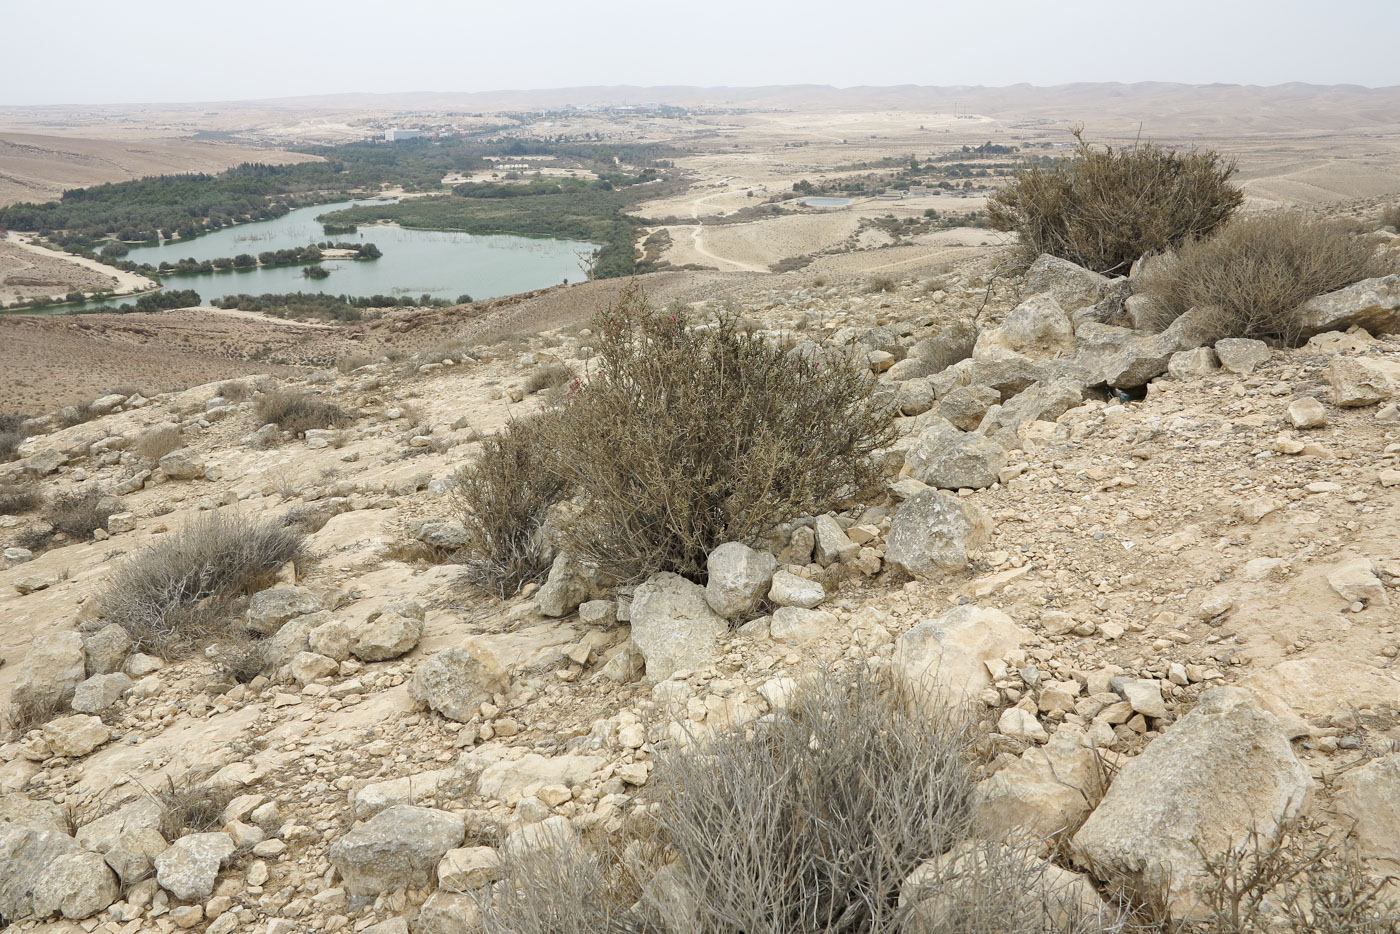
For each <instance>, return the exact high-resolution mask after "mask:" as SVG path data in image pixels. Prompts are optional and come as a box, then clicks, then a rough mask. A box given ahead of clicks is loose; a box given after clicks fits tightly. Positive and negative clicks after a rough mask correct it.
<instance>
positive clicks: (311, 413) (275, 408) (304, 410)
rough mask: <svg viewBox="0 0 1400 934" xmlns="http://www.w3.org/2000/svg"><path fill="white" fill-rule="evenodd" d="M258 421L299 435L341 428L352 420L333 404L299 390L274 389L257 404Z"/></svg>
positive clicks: (343, 410) (313, 394)
mask: <svg viewBox="0 0 1400 934" xmlns="http://www.w3.org/2000/svg"><path fill="white" fill-rule="evenodd" d="M256 412H257V417H258V421H259V422H260V423H262V424H264V425H266V424H268V423H269V422H270V423H272V424H274V425H276V426H277V427H278V428H281V429H282V430H283V431H290V432H292V433H293V434H301V433H303V432H305V431H309V430H311V429H313V428H344V427H346V426H348V425H350V424H351V423H352V422H354V420H355V417H354V416H353V415H351V414H350V413H349V412H347V411H345V409H343V408H341V407H340V406H338V405H336V404H335V403H334V402H330V401H327V400H326V399H323V398H321V397H320V396H318V395H316V394H315V393H310V392H304V391H302V390H299V389H274V390H272V391H271V392H268V393H266V394H264V395H263V396H262V398H260V399H259V400H258V404H257V409H256Z"/></svg>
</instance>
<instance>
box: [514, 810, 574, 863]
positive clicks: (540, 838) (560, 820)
mask: <svg viewBox="0 0 1400 934" xmlns="http://www.w3.org/2000/svg"><path fill="white" fill-rule="evenodd" d="M578 845H579V834H578V830H577V828H575V827H574V825H573V824H572V823H570V822H569V819H568V818H567V817H562V816H559V817H547V818H545V819H544V820H542V821H540V822H539V823H535V824H526V825H525V826H524V827H521V828H519V829H517V830H514V831H511V833H509V834H507V835H506V839H505V842H504V843H503V844H502V845H501V850H502V851H503V852H504V853H505V855H506V856H507V857H510V858H514V859H522V858H527V857H529V856H531V855H536V854H542V853H555V854H564V853H567V852H568V851H570V850H572V849H574V848H575V847H577V846H578Z"/></svg>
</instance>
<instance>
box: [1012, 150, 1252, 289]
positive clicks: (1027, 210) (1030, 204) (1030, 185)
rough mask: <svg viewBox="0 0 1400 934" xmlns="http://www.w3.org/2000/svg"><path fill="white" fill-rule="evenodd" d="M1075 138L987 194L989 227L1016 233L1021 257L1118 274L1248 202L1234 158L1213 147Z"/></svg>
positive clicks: (1204, 231)
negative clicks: (1099, 143)
mask: <svg viewBox="0 0 1400 934" xmlns="http://www.w3.org/2000/svg"><path fill="white" fill-rule="evenodd" d="M1075 138H1076V139H1077V140H1079V151H1078V153H1077V155H1076V158H1074V159H1070V160H1065V161H1064V162H1062V163H1060V164H1059V165H1057V166H1055V167H1053V168H1048V169H1046V168H1041V167H1039V166H1033V167H1031V168H1029V169H1025V170H1023V171H1021V172H1019V173H1018V174H1017V176H1016V180H1015V181H1014V182H1012V183H1011V184H1010V185H1007V186H1006V187H1005V188H1002V189H1001V190H1000V191H998V192H997V193H996V194H995V195H994V196H993V197H992V198H991V199H990V200H989V201H988V203H987V218H988V221H989V222H990V224H991V226H992V228H993V229H995V230H1004V231H1015V232H1016V233H1017V234H1018V235H1019V236H1020V247H1019V254H1020V259H1021V261H1022V262H1023V263H1025V264H1027V265H1029V263H1030V262H1031V261H1032V260H1034V259H1035V257H1036V256H1038V255H1040V254H1041V253H1049V254H1051V255H1052V256H1058V257H1061V258H1062V259H1067V260H1069V261H1071V262H1074V263H1078V264H1079V265H1080V266H1084V267H1086V268H1088V269H1092V270H1094V271H1095V272H1100V273H1104V274H1105V275H1122V274H1125V273H1126V272H1127V271H1128V268H1129V267H1130V266H1131V265H1132V264H1133V262H1134V261H1135V260H1137V259H1138V258H1139V257H1141V256H1144V255H1146V254H1148V253H1156V252H1160V251H1162V250H1166V249H1170V248H1173V247H1177V246H1180V245H1181V244H1183V243H1186V242H1187V241H1189V240H1195V239H1200V238H1203V237H1207V236H1209V235H1210V234H1211V233H1212V232H1213V231H1214V230H1216V228H1218V227H1220V225H1222V224H1224V223H1225V222H1226V221H1227V220H1229V219H1230V216H1231V215H1232V214H1234V212H1235V210H1236V209H1237V208H1238V207H1239V206H1240V204H1241V203H1242V202H1243V201H1244V193H1243V192H1242V191H1240V189H1239V188H1237V187H1235V186H1234V185H1232V184H1230V179H1231V177H1233V176H1234V174H1235V171H1236V164H1235V161H1234V160H1233V159H1227V158H1225V157H1223V156H1221V155H1220V154H1219V153H1217V152H1214V151H1211V150H1194V149H1193V150H1190V151H1187V152H1173V151H1171V150H1168V149H1165V148H1163V147H1162V146H1159V145H1156V144H1153V143H1142V144H1137V145H1134V146H1133V147H1131V148H1127V149H1114V148H1112V147H1110V146H1105V147H1103V148H1102V149H1099V148H1095V147H1093V146H1090V145H1089V144H1088V143H1086V142H1085V141H1084V138H1083V137H1082V136H1081V135H1080V134H1079V133H1078V132H1076V133H1075Z"/></svg>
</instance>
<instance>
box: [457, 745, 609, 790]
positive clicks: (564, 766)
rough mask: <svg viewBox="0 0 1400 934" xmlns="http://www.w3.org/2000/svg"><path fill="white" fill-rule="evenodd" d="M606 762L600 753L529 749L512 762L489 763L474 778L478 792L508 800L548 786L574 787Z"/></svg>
mask: <svg viewBox="0 0 1400 934" xmlns="http://www.w3.org/2000/svg"><path fill="white" fill-rule="evenodd" d="M606 761H607V760H605V759H604V758H603V757H602V756H541V755H539V754H537V753H533V752H530V753H526V754H525V755H523V756H521V757H520V758H519V759H516V760H514V761H510V760H507V761H503V762H495V763H492V764H491V765H488V766H487V767H486V768H485V769H483V770H482V772H481V775H480V776H479V777H478V778H477V793H478V794H482V795H485V796H486V797H488V798H496V799H498V800H501V801H508V800H512V799H518V798H524V797H528V796H530V795H533V794H535V793H536V792H538V791H539V790H540V789H541V788H544V787H545V786H547V785H564V786H566V787H573V786H574V785H579V784H582V783H584V782H586V781H587V780H588V779H590V778H591V777H592V776H593V774H594V773H595V772H597V771H598V770H599V769H601V768H602V767H603V766H604V765H605V764H606Z"/></svg>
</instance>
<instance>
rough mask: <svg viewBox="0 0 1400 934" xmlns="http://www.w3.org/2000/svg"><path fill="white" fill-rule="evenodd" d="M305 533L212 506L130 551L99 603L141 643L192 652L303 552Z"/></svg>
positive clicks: (144, 647) (173, 652) (161, 650)
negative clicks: (234, 607)
mask: <svg viewBox="0 0 1400 934" xmlns="http://www.w3.org/2000/svg"><path fill="white" fill-rule="evenodd" d="M303 541H304V533H303V532H301V531H300V530H299V529H295V528H291V527H289V526H286V525H282V524H278V523H274V522H266V521H255V520H251V519H247V518H244V517H242V516H238V515H225V514H223V513H219V512H212V513H209V514H207V515H204V516H201V517H200V518H197V519H194V520H193V521H191V522H190V523H189V524H188V525H186V526H185V527H184V528H183V529H181V530H180V531H178V532H173V533H170V534H168V535H166V536H165V537H164V538H162V539H161V541H159V542H157V543H156V544H155V545H152V546H151V547H149V548H147V549H145V550H144V551H141V552H138V553H137V554H135V555H133V556H132V557H130V558H128V559H126V561H125V562H123V563H122V565H121V566H120V567H118V569H117V571H116V573H115V574H114V575H113V576H112V578H111V580H110V582H109V583H108V585H107V589H106V591H105V592H104V593H103V594H102V596H101V602H100V604H99V607H100V610H101V612H102V615H103V616H104V617H105V618H106V619H107V620H109V621H110V622H114V623H117V624H119V625H120V626H122V627H123V628H124V629H126V631H127V632H128V633H130V635H131V638H132V640H133V641H134V642H135V644H136V647H137V649H139V650H140V651H154V652H155V653H156V654H159V655H162V656H165V657H168V658H169V657H178V656H180V655H184V654H188V653H189V652H190V651H192V650H193V649H195V648H196V647H197V646H198V645H199V644H200V643H202V642H204V641H206V640H208V639H210V638H213V637H215V636H217V635H220V634H221V633H222V632H223V631H224V630H225V629H226V628H227V626H228V620H227V619H226V618H225V616H226V610H227V609H228V607H229V605H230V603H231V602H232V601H233V600H235V599H236V598H238V597H240V596H246V595H249V594H252V593H255V592H256V591H258V590H261V589H263V588H264V587H267V586H268V585H269V584H271V583H272V581H273V579H274V578H275V577H276V574H277V571H278V570H279V569H280V568H281V567H282V566H283V565H284V564H286V563H287V562H288V561H294V560H297V559H298V558H300V557H301V556H302V553H303V552H302V543H303Z"/></svg>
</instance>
